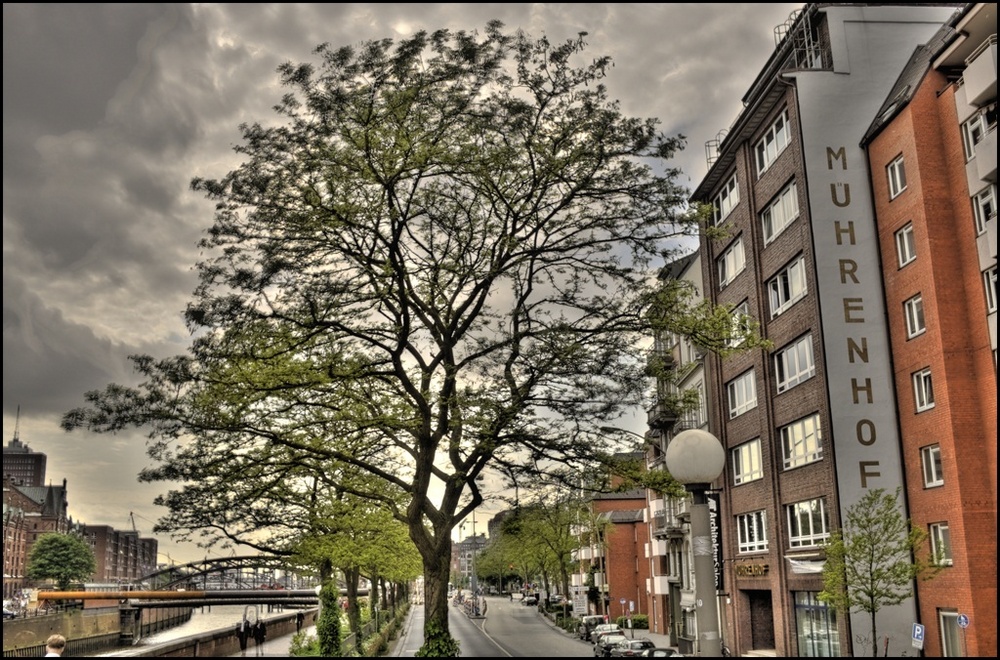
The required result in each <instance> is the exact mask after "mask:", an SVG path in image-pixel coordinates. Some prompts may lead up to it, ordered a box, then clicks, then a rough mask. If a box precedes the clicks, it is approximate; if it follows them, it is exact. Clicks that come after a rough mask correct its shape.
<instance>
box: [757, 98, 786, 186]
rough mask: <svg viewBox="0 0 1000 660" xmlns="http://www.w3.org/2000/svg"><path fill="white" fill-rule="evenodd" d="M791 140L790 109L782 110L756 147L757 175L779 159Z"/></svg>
mask: <svg viewBox="0 0 1000 660" xmlns="http://www.w3.org/2000/svg"><path fill="white" fill-rule="evenodd" d="M790 141H791V131H790V129H789V127H788V110H782V112H781V114H780V115H779V116H778V118H777V119H776V120H775V121H774V123H773V124H771V126H770V128H768V129H767V133H765V134H764V137H762V138H761V139H760V142H758V143H757V146H756V147H755V148H754V153H755V155H756V158H757V176H758V177H759V176H760V175H762V174H763V173H764V172H766V171H767V169H768V168H769V167H771V165H772V164H773V163H774V161H776V160H777V159H778V156H779V155H781V152H783V151H784V150H785V147H787V146H788V144H789V142H790Z"/></svg>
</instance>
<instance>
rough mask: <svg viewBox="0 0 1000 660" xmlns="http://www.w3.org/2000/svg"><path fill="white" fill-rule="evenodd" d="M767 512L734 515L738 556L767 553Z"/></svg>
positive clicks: (763, 510) (759, 511) (761, 510)
mask: <svg viewBox="0 0 1000 660" xmlns="http://www.w3.org/2000/svg"><path fill="white" fill-rule="evenodd" d="M767 548H768V543H767V510H766V509H760V510H758V511H749V512H747V513H740V514H737V515H736V549H737V552H739V554H750V553H757V552H767Z"/></svg>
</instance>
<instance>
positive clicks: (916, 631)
mask: <svg viewBox="0 0 1000 660" xmlns="http://www.w3.org/2000/svg"><path fill="white" fill-rule="evenodd" d="M912 644H913V648H915V649H923V648H924V627H923V625H921V624H919V623H914V624H913V640H912Z"/></svg>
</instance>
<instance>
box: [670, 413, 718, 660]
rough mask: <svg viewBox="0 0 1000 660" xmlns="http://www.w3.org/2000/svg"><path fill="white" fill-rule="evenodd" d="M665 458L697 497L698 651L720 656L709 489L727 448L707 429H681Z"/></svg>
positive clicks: (673, 473) (693, 525)
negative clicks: (707, 495) (707, 494)
mask: <svg viewBox="0 0 1000 660" xmlns="http://www.w3.org/2000/svg"><path fill="white" fill-rule="evenodd" d="M664 461H665V462H666V465H667V470H668V471H669V472H670V475H671V476H672V477H673V478H674V479H676V480H677V481H678V482H680V483H682V484H684V486H685V487H686V488H687V489H688V491H690V493H691V495H692V496H693V497H694V505H693V506H692V507H691V548H692V550H693V551H694V579H695V601H696V602H695V616H696V618H697V622H698V655H700V656H702V657H721V656H722V640H721V638H720V637H719V610H718V605H717V604H716V602H715V561H714V547H713V544H712V530H711V525H710V521H709V512H708V498H707V497H706V491H707V490H708V488H709V486H710V485H711V483H712V482H713V481H715V480H716V479H718V478H719V475H720V474H722V469H723V467H725V463H726V451H725V450H724V449H723V448H722V443H720V442H719V439H718V438H716V437H715V436H714V435H712V434H711V433H709V432H708V431H702V430H701V429H691V430H688V431H682V432H680V433H678V434H677V435H676V436H675V437H674V439H673V440H671V441H670V443H669V444H668V445H667V451H666V454H665V455H664Z"/></svg>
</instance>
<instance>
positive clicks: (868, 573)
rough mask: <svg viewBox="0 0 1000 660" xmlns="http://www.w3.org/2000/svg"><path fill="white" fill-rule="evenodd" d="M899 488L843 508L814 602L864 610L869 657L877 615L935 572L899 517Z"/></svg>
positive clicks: (916, 534) (918, 535)
mask: <svg viewBox="0 0 1000 660" xmlns="http://www.w3.org/2000/svg"><path fill="white" fill-rule="evenodd" d="M899 493H900V491H899V489H897V490H896V491H895V492H888V491H886V490H885V489H883V488H875V489H873V490H869V491H868V492H866V493H865V495H864V497H862V498H861V499H860V500H858V501H857V502H856V503H854V504H853V505H851V506H850V507H849V508H848V509H847V514H846V516H845V519H844V525H843V527H842V528H841V529H838V530H834V531H833V532H832V533H831V534H830V539H829V541H828V542H827V543H826V544H825V546H824V547H825V550H826V563H825V564H824V565H823V591H822V592H820V594H819V599H820V600H822V601H824V602H827V603H830V604H831V605H833V606H834V607H835V608H836V609H837V611H838V612H840V613H842V614H848V613H850V612H864V613H866V614H868V616H869V617H870V620H871V649H872V657H873V658H874V657H876V656H878V629H877V622H876V615H877V614H878V612H879V610H880V609H882V608H883V607H889V606H892V605H898V604H900V603H902V602H903V601H904V600H906V599H907V598H909V597H911V596H912V595H913V583H914V580H916V579H918V578H920V579H930V578H931V577H933V576H934V575H935V574H936V573H937V570H938V568H937V564H936V562H935V561H934V558H933V557H928V556H926V553H923V554H921V553H922V551H923V545H924V542H925V540H926V538H927V534H926V533H925V532H924V531H923V530H922V529H920V528H919V527H915V526H913V525H911V524H910V522H909V521H908V520H907V519H906V517H905V516H904V515H903V512H902V510H901V508H900V507H901V505H900V502H899Z"/></svg>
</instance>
